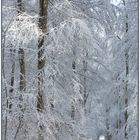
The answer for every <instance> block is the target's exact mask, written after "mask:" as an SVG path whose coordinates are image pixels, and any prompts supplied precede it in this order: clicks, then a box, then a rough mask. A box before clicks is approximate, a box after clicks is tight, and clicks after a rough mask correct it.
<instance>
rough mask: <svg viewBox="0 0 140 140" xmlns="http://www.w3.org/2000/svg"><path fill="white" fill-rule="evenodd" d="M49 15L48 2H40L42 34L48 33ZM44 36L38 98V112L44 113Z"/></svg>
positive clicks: (40, 52) (41, 39)
mask: <svg viewBox="0 0 140 140" xmlns="http://www.w3.org/2000/svg"><path fill="white" fill-rule="evenodd" d="M47 13H48V0H40V1H39V16H40V18H39V23H38V26H39V28H40V30H41V31H42V33H46V31H47ZM43 45H44V35H42V36H40V38H39V40H38V64H37V68H38V97H37V110H38V111H40V112H42V111H43V109H44V101H43V92H44V90H43V89H44V76H45V74H44V66H45V56H44V46H43Z"/></svg>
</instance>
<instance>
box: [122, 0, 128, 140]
mask: <svg viewBox="0 0 140 140" xmlns="http://www.w3.org/2000/svg"><path fill="white" fill-rule="evenodd" d="M123 4H124V6H125V7H126V3H125V0H123ZM125 19H126V23H125V33H126V34H127V32H128V28H129V27H128V14H127V12H126V16H125ZM128 75H129V54H128V48H126V49H125V78H126V80H125V88H124V90H125V113H124V116H125V139H126V140H127V139H128V133H127V123H128Z"/></svg>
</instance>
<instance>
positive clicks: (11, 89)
mask: <svg viewBox="0 0 140 140" xmlns="http://www.w3.org/2000/svg"><path fill="white" fill-rule="evenodd" d="M15 51H16V50H15V49H13V46H11V49H10V53H11V63H12V71H11V81H10V86H11V87H10V90H9V96H10V97H9V99H10V101H9V102H8V108H9V113H11V109H12V101H11V100H12V94H13V91H14V82H15V77H14V75H15Z"/></svg>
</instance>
